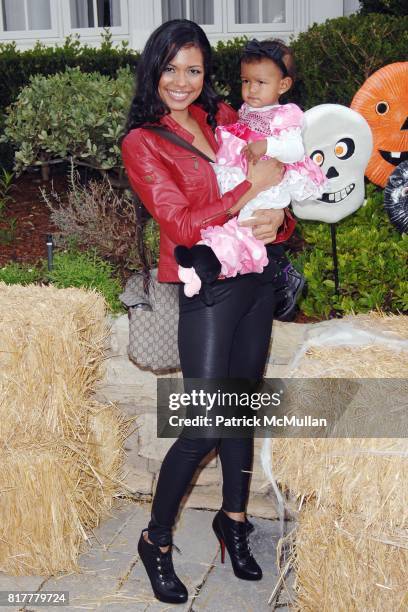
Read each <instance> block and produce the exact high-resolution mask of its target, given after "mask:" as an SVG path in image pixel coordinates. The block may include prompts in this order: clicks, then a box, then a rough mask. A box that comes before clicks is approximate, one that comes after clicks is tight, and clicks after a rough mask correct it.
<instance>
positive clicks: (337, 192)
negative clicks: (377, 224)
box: [292, 104, 373, 223]
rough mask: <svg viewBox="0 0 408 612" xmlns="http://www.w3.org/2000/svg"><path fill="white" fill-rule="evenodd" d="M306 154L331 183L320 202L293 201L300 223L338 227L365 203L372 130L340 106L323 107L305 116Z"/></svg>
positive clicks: (344, 107)
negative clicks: (338, 222) (337, 225)
mask: <svg viewBox="0 0 408 612" xmlns="http://www.w3.org/2000/svg"><path fill="white" fill-rule="evenodd" d="M303 139H304V143H305V148H306V153H307V155H309V156H310V157H311V158H312V159H313V161H314V162H315V163H316V164H318V165H319V166H320V167H321V168H322V170H323V172H324V174H325V175H326V177H327V179H328V189H327V191H326V192H325V193H323V195H322V196H321V197H320V198H318V199H316V200H312V199H307V200H303V201H302V202H296V201H292V206H293V211H294V213H295V215H296V216H297V217H299V218H300V219H309V220H312V221H324V222H325V223H337V221H340V220H341V219H344V217H347V216H348V215H351V214H352V213H353V212H355V211H356V210H357V209H358V208H360V206H361V205H362V204H363V202H364V195H365V191H364V171H365V169H366V167H367V164H368V161H369V159H370V156H371V152H372V148H373V137H372V133H371V129H370V126H369V125H368V123H367V121H366V120H365V119H364V117H363V116H362V115H360V114H359V113H357V112H356V111H354V110H352V109H351V108H348V107H347V106H341V105H340V104H320V105H319V106H314V107H313V108H311V109H309V110H308V111H306V112H305V114H304V128H303Z"/></svg>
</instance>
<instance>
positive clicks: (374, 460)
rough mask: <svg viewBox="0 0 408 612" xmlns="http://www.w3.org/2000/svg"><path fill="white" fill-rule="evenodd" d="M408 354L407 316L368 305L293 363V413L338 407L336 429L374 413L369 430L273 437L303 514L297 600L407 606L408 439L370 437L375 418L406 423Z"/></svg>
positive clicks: (278, 468)
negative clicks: (387, 313)
mask: <svg viewBox="0 0 408 612" xmlns="http://www.w3.org/2000/svg"><path fill="white" fill-rule="evenodd" d="M407 357H408V317H407V316H402V315H401V316H384V315H382V314H380V313H371V314H370V315H359V316H357V317H352V316H350V317H346V318H345V319H343V320H342V321H329V322H325V323H322V324H318V325H316V326H315V327H314V329H312V330H311V331H310V332H309V333H308V334H307V335H306V340H305V343H304V345H303V346H302V347H301V349H300V350H299V352H298V353H297V355H296V356H295V358H294V359H293V361H292V363H291V364H290V366H289V371H290V375H291V376H292V377H293V378H295V379H298V380H296V381H294V382H293V386H292V388H291V396H290V397H289V401H288V403H289V404H291V413H292V414H296V413H301V414H303V413H304V412H305V408H306V412H307V413H310V414H314V413H316V414H318V415H319V416H325V414H324V409H325V410H326V412H327V415H328V416H330V415H331V416H333V414H336V416H338V417H339V421H338V423H337V429H336V430H335V431H337V432H338V433H337V435H347V431H348V429H350V431H351V432H352V430H353V427H354V428H355V425H356V424H358V423H361V420H362V419H365V420H366V421H367V422H369V421H370V419H372V423H371V424H370V423H369V424H368V427H367V428H366V431H367V434H366V435H367V437H366V438H361V437H360V438H356V437H354V438H351V437H343V438H340V437H335V438H330V439H319V438H308V439H305V438H296V439H284V438H274V439H273V440H272V456H271V458H270V463H271V473H272V474H273V475H274V477H275V478H276V480H277V481H278V482H279V483H280V484H281V487H282V488H283V489H284V490H285V491H286V493H287V494H288V497H290V496H292V498H291V502H288V506H289V509H290V511H291V512H292V513H295V515H297V516H298V518H299V529H298V531H297V534H296V544H295V547H296V559H295V569H296V584H297V587H296V588H297V592H298V598H297V604H296V605H297V606H298V608H297V609H298V610H310V611H312V610H313V611H314V610H317V609H318V610H327V611H330V612H331V611H332V610H336V611H337V610H344V611H347V612H349V611H350V610H355V611H356V612H357V610H373V611H377V610H378V611H380V610H381V611H382V610H402V609H404V610H405V609H406V608H407V605H408V600H407V595H406V567H407V565H408V563H407V562H408V557H407V542H406V535H405V536H404V537H402V534H406V530H407V528H408V491H407V487H406V482H407V481H408V440H407V439H406V438H396V437H395V434H394V438H391V437H390V438H385V437H384V438H376V437H374V436H375V431H376V430H375V427H376V423H375V419H381V421H382V422H384V421H385V422H387V420H388V421H389V424H390V425H393V424H394V422H395V420H396V418H397V417H399V418H400V419H402V421H401V424H402V426H405V428H406V409H407V404H406V398H407V397H408V382H407V380H406V379H407V378H408V358H407ZM343 378H346V379H350V380H347V381H346V382H345V381H344V380H341V381H340V380H338V379H343ZM363 378H364V379H370V378H371V379H372V381H370V384H369V385H367V384H363V381H361V379H363ZM386 378H388V379H391V378H392V379H397V380H394V381H392V394H390V391H389V390H390V387H391V385H387V384H385V382H384V379H386ZM376 379H378V380H376ZM380 379H383V380H380ZM390 382H391V381H390ZM322 391H323V392H325V394H324V397H325V398H326V399H327V405H326V406H324V407H323V411H322V410H321V404H322V400H321V397H320V398H319V395H320V396H322ZM336 393H337V394H338V395H339V396H338V397H337V396H336ZM342 406H343V413H342V412H341V409H342ZM344 406H346V408H345V409H344ZM385 410H386V411H387V412H385ZM336 411H337V412H336ZM370 426H371V428H370ZM355 431H356V429H354V433H355ZM401 432H403V430H402V429H401ZM322 435H325V434H322ZM349 435H353V433H351V434H349ZM370 435H373V437H372V438H370V437H369V436H370ZM266 449H267V445H265V451H266ZM264 461H265V456H264ZM404 538H405V539H404ZM404 584H405V589H404V586H403V585H404ZM404 597H405V599H404Z"/></svg>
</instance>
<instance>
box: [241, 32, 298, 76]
mask: <svg viewBox="0 0 408 612" xmlns="http://www.w3.org/2000/svg"><path fill="white" fill-rule="evenodd" d="M265 58H267V59H270V60H272V61H273V62H275V63H276V64H277V65H278V66H279V67H280V68H281V70H282V63H283V64H284V67H285V66H286V71H287V74H284V76H290V78H291V79H292V81H293V82H294V81H295V79H296V66H295V58H294V55H293V51H292V49H291V48H290V47H289V46H288V45H286V43H285V42H284V41H283V40H281V39H280V38H274V39H267V40H260V41H259V40H256V39H255V38H254V39H253V40H251V41H249V42H248V43H247V44H246V45H245V47H244V49H243V51H242V53H241V58H240V60H241V62H243V63H245V64H251V63H252V62H260V61H261V60H262V59H265Z"/></svg>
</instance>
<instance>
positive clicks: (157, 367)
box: [119, 269, 180, 372]
mask: <svg viewBox="0 0 408 612" xmlns="http://www.w3.org/2000/svg"><path fill="white" fill-rule="evenodd" d="M178 292H179V285H178V284H177V283H159V282H158V281H157V270H156V269H155V270H152V272H151V275H150V282H149V294H148V295H147V294H146V292H145V291H144V288H143V275H142V274H141V273H136V274H134V275H133V276H132V277H131V278H130V279H129V280H128V282H127V283H126V287H125V291H124V292H123V293H122V294H121V295H120V296H119V297H120V300H121V301H122V302H123V304H125V306H127V307H128V309H129V310H128V316H129V346H128V355H129V358H130V359H131V360H132V361H133V362H134V363H135V364H136V365H137V366H138V367H140V368H144V369H149V370H152V371H153V372H163V371H167V370H175V369H179V368H180V358H179V352H178V320H179V301H178ZM141 306H142V307H141Z"/></svg>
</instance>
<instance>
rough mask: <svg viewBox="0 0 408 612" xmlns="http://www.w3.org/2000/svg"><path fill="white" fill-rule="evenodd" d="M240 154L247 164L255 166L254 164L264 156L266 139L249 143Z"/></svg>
mask: <svg viewBox="0 0 408 612" xmlns="http://www.w3.org/2000/svg"><path fill="white" fill-rule="evenodd" d="M242 153H243V154H244V155H245V157H246V158H247V161H248V162H253V163H254V164H256V162H257V161H259V160H260V159H261V157H262V156H263V155H265V154H266V139H265V140H257V141H256V142H249V143H248V144H247V146H246V147H244V148H243V149H242Z"/></svg>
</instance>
